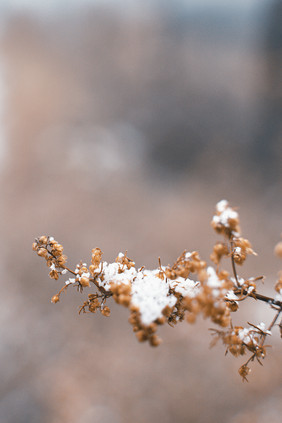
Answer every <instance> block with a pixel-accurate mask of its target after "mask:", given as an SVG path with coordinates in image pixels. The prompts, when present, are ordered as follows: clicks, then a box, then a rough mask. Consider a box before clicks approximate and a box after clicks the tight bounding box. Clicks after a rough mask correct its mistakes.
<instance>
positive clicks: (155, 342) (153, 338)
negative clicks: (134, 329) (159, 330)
mask: <svg viewBox="0 0 282 423" xmlns="http://www.w3.org/2000/svg"><path fill="white" fill-rule="evenodd" d="M149 342H150V345H151V346H152V347H157V346H158V345H160V343H161V342H162V341H161V339H160V338H159V337H158V336H157V335H152V336H151V337H150V339H149Z"/></svg>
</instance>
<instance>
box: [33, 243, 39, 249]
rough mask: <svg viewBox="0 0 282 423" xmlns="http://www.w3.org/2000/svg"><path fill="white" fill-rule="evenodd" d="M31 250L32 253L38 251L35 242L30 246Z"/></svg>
mask: <svg viewBox="0 0 282 423" xmlns="http://www.w3.org/2000/svg"><path fill="white" fill-rule="evenodd" d="M32 249H33V251H37V249H38V246H37V242H34V243H33V244H32Z"/></svg>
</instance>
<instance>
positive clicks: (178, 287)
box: [33, 200, 282, 380]
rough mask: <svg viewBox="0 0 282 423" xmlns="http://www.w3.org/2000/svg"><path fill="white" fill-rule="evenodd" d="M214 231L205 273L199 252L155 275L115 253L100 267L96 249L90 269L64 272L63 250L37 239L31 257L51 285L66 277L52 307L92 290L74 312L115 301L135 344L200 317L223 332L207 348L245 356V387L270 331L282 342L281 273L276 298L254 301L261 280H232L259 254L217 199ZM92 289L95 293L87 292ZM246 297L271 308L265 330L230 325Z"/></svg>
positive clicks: (279, 249) (281, 248)
mask: <svg viewBox="0 0 282 423" xmlns="http://www.w3.org/2000/svg"><path fill="white" fill-rule="evenodd" d="M211 225H212V227H213V228H214V230H215V231H216V232H217V233H218V234H219V235H221V236H222V241H220V242H217V243H216V244H215V245H214V247H213V251H212V254H211V256H210V258H211V260H212V262H213V263H214V266H207V263H206V262H205V261H203V260H202V259H201V258H200V256H199V253H198V252H197V251H193V252H186V251H184V252H183V253H182V254H181V256H180V257H179V258H178V259H177V260H176V262H175V263H174V264H173V265H172V266H170V265H168V266H162V265H161V261H160V259H159V267H158V268H157V269H155V270H147V269H145V267H141V268H139V269H138V268H136V267H135V263H134V261H132V260H131V259H129V258H128V257H127V253H125V254H123V253H119V255H118V256H117V258H116V260H115V262H113V263H107V262H106V261H103V260H102V251H101V250H100V248H94V249H93V250H92V256H91V264H90V266H87V264H86V263H83V262H80V263H79V264H77V265H76V268H75V269H74V270H72V269H70V268H69V267H67V265H66V262H67V257H66V256H65V255H64V254H63V247H62V245H60V244H59V243H58V242H57V241H55V239H54V238H53V237H47V236H41V237H40V238H37V239H36V240H35V242H34V243H33V250H34V251H36V252H37V254H38V255H39V256H40V257H43V258H44V259H45V260H46V264H47V266H48V267H49V276H50V278H52V279H55V280H57V279H59V277H61V276H62V275H65V274H68V276H69V278H68V279H67V280H66V281H65V283H64V285H63V287H62V288H61V289H60V291H59V292H58V293H57V294H56V295H54V296H53V297H52V299H51V301H52V303H57V302H59V301H60V297H61V294H62V292H63V291H66V290H67V288H68V287H69V286H75V287H76V288H77V290H78V291H79V292H82V291H83V290H84V289H86V290H91V292H90V293H89V294H88V299H87V300H86V301H84V303H83V304H82V305H81V307H80V309H79V313H87V312H90V313H96V311H97V310H99V311H100V312H101V313H102V315H104V316H109V315H110V308H109V307H108V305H106V304H108V303H107V301H108V299H109V298H110V297H112V298H113V299H114V300H115V302H116V303H118V304H121V305H123V306H125V307H127V308H128V309H129V310H130V316H129V322H130V324H131V325H132V327H133V331H134V332H135V334H136V336H137V339H138V340H139V341H140V342H143V341H148V342H149V343H150V345H152V346H158V345H159V344H160V342H161V340H160V338H159V337H158V336H157V334H156V332H157V328H158V325H162V324H164V323H168V324H169V325H171V326H174V325H175V324H176V323H178V322H181V321H182V320H184V319H185V318H186V320H187V321H188V322H190V323H193V322H194V321H195V320H196V317H197V315H198V314H202V315H203V317H204V318H209V319H211V321H212V322H213V323H215V324H217V325H219V326H220V327H221V328H220V329H212V334H213V336H214V338H213V342H212V344H215V343H216V342H217V341H218V340H221V341H222V342H223V344H224V345H225V347H226V353H228V352H230V353H231V354H232V355H234V356H235V357H237V356H241V355H245V354H248V358H247V360H246V362H245V363H244V364H243V365H242V366H241V367H240V369H239V374H240V375H241V377H242V378H243V380H247V376H248V374H249V373H250V367H249V363H250V362H252V361H254V360H255V359H256V360H257V361H258V362H259V363H260V364H262V361H261V360H262V359H263V358H264V357H265V355H266V352H267V347H268V345H265V340H266V337H269V336H270V335H271V331H272V329H273V328H274V326H278V327H279V328H280V334H281V337H282V321H280V323H278V320H279V316H280V314H281V312H282V273H280V275H279V278H278V281H277V283H276V286H275V290H276V292H277V293H276V296H275V297H273V298H270V297H266V296H264V295H261V294H259V293H258V292H257V283H258V282H260V281H262V280H263V277H262V276H260V277H252V278H249V279H247V280H245V279H243V278H241V277H239V276H238V273H237V265H242V264H243V263H244V262H245V260H246V258H247V256H248V255H250V254H253V255H256V253H255V252H254V251H253V249H252V246H251V244H250V242H249V241H248V240H247V239H245V238H243V237H242V235H241V230H240V227H239V216H238V212H237V211H236V210H235V209H234V208H231V207H230V206H229V203H228V202H227V201H226V200H222V201H220V202H219V203H218V204H217V205H216V213H215V215H214V216H213V219H212V222H211ZM275 253H276V254H277V255H278V256H279V257H280V258H282V242H279V243H278V244H277V246H276V247H275ZM224 257H227V258H229V259H230V260H231V264H232V274H231V275H230V274H229V273H228V272H227V271H226V270H223V269H221V267H220V265H221V261H222V259H223V258H224ZM93 287H94V288H95V291H96V292H92V288H93ZM249 298H253V299H255V300H259V301H262V302H265V303H267V304H268V306H269V307H271V308H272V309H273V311H274V313H275V315H274V318H273V320H272V322H271V323H270V324H269V325H268V326H266V325H265V324H264V323H259V324H253V323H248V325H249V327H247V328H244V327H241V326H233V325H232V320H231V313H234V312H236V311H237V310H238V309H239V304H240V302H241V301H245V300H247V299H249Z"/></svg>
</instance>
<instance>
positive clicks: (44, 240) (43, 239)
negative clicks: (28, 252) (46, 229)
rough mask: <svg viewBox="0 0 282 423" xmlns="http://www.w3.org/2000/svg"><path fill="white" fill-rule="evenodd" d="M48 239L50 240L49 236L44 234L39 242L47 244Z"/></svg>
mask: <svg viewBox="0 0 282 423" xmlns="http://www.w3.org/2000/svg"><path fill="white" fill-rule="evenodd" d="M47 241H48V238H47V236H45V235H42V236H41V237H40V238H39V242H40V243H41V244H47Z"/></svg>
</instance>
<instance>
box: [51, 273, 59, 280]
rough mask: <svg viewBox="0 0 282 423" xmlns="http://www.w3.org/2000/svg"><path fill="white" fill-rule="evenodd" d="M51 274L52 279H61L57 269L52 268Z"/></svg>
mask: <svg viewBox="0 0 282 423" xmlns="http://www.w3.org/2000/svg"><path fill="white" fill-rule="evenodd" d="M49 276H50V278H51V279H55V280H56V281H57V280H58V279H59V274H58V272H57V270H51V272H50V273H49Z"/></svg>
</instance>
